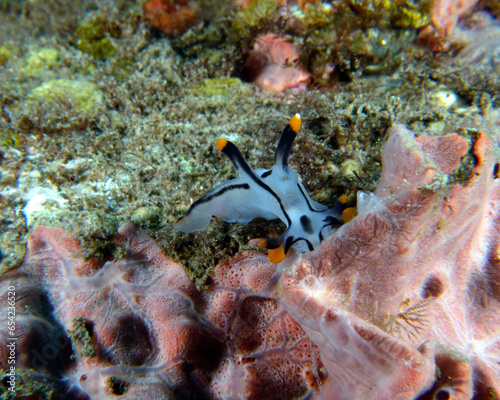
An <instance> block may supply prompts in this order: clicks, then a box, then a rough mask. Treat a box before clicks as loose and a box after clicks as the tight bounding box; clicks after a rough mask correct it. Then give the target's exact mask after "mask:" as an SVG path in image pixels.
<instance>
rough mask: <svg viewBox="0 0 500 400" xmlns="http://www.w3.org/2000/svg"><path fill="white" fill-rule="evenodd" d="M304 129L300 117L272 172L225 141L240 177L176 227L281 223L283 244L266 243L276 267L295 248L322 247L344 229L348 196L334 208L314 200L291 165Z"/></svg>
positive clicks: (222, 147)
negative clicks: (220, 221) (337, 230)
mask: <svg viewBox="0 0 500 400" xmlns="http://www.w3.org/2000/svg"><path fill="white" fill-rule="evenodd" d="M300 125H301V117H300V114H296V115H295V116H294V117H293V118H292V119H291V120H290V121H289V123H288V125H287V126H286V127H285V129H284V130H283V133H282V134H281V138H280V140H279V143H278V147H277V149H276V154H275V157H274V164H273V166H272V168H271V169H263V168H260V169H256V170H253V169H252V168H251V167H250V166H249V165H248V163H247V162H246V160H245V158H244V157H243V155H242V154H241V152H240V151H239V150H238V148H237V147H236V146H235V145H234V144H233V143H231V142H230V141H228V140H226V139H219V140H218V141H217V147H218V148H219V149H220V150H221V151H222V152H223V153H224V154H226V155H227V156H228V158H229V159H230V160H231V162H232V163H233V165H234V168H235V169H236V171H237V172H238V173H239V175H240V176H239V177H238V178H235V179H231V180H229V181H227V182H224V183H222V184H220V185H218V186H216V187H215V188H214V189H212V190H211V191H210V192H208V193H207V194H206V195H205V196H203V197H202V198H200V199H199V200H196V201H195V202H194V203H193V204H192V205H191V208H190V209H189V210H188V212H187V213H186V215H185V216H183V217H181V218H180V219H179V220H178V221H177V222H176V223H175V225H174V226H175V228H176V229H177V230H179V231H181V232H184V233H191V232H195V231H201V230H203V229H205V228H206V227H207V225H208V223H209V222H210V218H211V217H212V216H216V217H219V218H222V219H224V221H226V222H239V223H243V224H244V223H248V222H250V221H252V220H253V219H255V218H258V217H261V218H265V219H267V220H273V219H278V218H279V219H280V220H281V221H283V222H284V223H285V224H286V226H287V228H288V229H287V230H286V231H285V233H284V234H283V235H282V236H281V237H280V238H278V239H272V238H269V239H266V240H263V241H261V242H260V245H261V246H262V247H265V248H267V249H269V259H270V260H271V261H272V262H274V263H279V262H281V261H283V260H284V258H285V257H286V253H287V252H288V250H289V249H290V248H291V247H292V246H293V248H294V249H296V250H297V251H312V250H314V249H315V248H317V247H318V246H319V244H320V243H321V241H322V240H323V239H324V238H325V237H326V236H327V235H328V234H329V233H330V232H331V231H332V230H333V228H334V227H336V226H340V225H342V223H343V221H342V216H341V214H342V211H343V210H344V204H345V201H344V200H345V199H344V198H343V197H342V198H341V199H342V200H339V201H337V204H336V205H335V207H334V208H332V209H328V207H326V206H324V205H322V204H320V203H318V202H316V201H314V200H312V199H311V197H310V196H309V195H308V194H307V192H306V190H305V188H304V186H303V185H302V183H301V182H300V181H299V179H298V177H297V174H296V173H295V172H294V171H293V170H292V169H291V168H290V167H289V166H288V156H289V155H290V150H291V149H292V145H293V142H294V140H295V137H296V136H297V133H298V131H299V129H300Z"/></svg>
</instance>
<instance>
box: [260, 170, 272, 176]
mask: <svg viewBox="0 0 500 400" xmlns="http://www.w3.org/2000/svg"><path fill="white" fill-rule="evenodd" d="M272 173H273V170H272V169H268V170H267V171H266V172H264V173H263V174H262V175H261V176H260V177H261V178H267V177H268V176H269V175H271V174H272Z"/></svg>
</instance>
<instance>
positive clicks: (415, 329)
mask: <svg viewBox="0 0 500 400" xmlns="http://www.w3.org/2000/svg"><path fill="white" fill-rule="evenodd" d="M491 129H492V132H491V134H494V135H497V134H498V132H497V131H496V129H497V128H495V127H492V128H491ZM495 140H497V138H495ZM469 147H470V146H469V144H468V142H467V141H466V140H465V139H464V138H462V137H461V136H459V135H457V134H449V135H447V136H442V137H432V136H425V135H422V136H418V137H415V136H414V134H413V132H411V131H409V130H408V129H407V128H405V127H404V126H401V125H400V126H396V127H394V128H392V129H391V132H390V136H389V139H388V142H387V143H386V145H385V147H384V151H383V172H382V177H381V179H380V182H379V185H378V187H377V190H376V192H375V194H368V193H360V194H359V195H358V212H359V215H358V216H357V217H356V218H355V219H353V220H352V221H351V222H349V223H347V224H345V225H344V226H343V227H342V228H340V229H339V230H338V231H337V232H336V233H334V234H333V235H331V236H330V237H329V238H327V239H326V240H325V241H324V243H323V245H322V246H321V247H320V249H319V250H318V251H317V252H313V253H305V254H302V255H298V254H295V255H294V254H291V255H290V256H289V257H287V258H286V259H285V261H284V262H283V263H282V264H280V265H275V264H272V263H270V262H269V261H268V260H267V258H265V257H264V256H263V255H262V254H260V253H259V252H256V251H251V250H247V251H243V252H241V253H240V254H238V255H237V256H235V257H233V258H229V259H225V260H224V261H222V262H221V263H219V264H218V265H217V267H216V268H215V270H214V273H213V276H212V284H211V287H210V289H209V290H207V291H204V292H200V291H198V290H197V289H196V288H195V286H194V285H193V283H192V282H191V281H190V279H189V278H188V276H187V274H186V272H185V271H184V269H183V268H182V267H181V266H180V265H178V264H177V263H175V262H173V261H172V260H170V259H169V258H168V257H166V256H165V255H164V254H163V252H162V250H161V249H160V247H159V246H158V245H157V244H156V243H155V242H154V241H153V240H152V239H151V238H150V237H149V236H148V235H147V234H145V232H144V231H142V230H140V229H138V228H137V227H135V226H133V225H132V224H125V225H123V226H122V227H121V228H120V230H119V232H118V235H117V236H116V237H115V245H116V246H118V247H119V248H121V249H123V250H124V252H126V255H125V256H124V257H123V258H108V259H97V258H91V259H85V258H84V257H83V248H82V246H81V244H80V243H79V241H78V240H76V239H75V238H73V237H72V236H71V235H68V234H67V233H65V232H64V231H63V230H62V229H60V228H47V227H39V228H37V229H35V230H34V231H33V233H32V235H31V239H30V242H29V246H28V253H27V256H26V258H25V261H24V263H23V266H22V267H21V268H20V269H18V270H14V271H11V272H10V273H9V274H6V275H4V276H3V279H2V293H3V294H2V296H3V297H2V299H3V298H4V297H5V296H6V292H7V288H8V286H11V285H12V286H15V288H16V292H17V296H18V299H19V300H18V302H17V304H16V307H17V314H18V322H17V324H18V327H19V331H18V332H19V340H20V342H19V343H22V346H19V347H18V352H19V358H18V360H19V361H18V368H19V370H20V372H22V374H21V375H20V376H23V377H25V378H24V379H23V380H22V388H23V390H26V391H29V390H30V388H31V391H32V395H33V396H34V398H42V392H40V390H41V389H37V387H39V386H40V385H42V384H44V385H45V390H46V393H48V390H49V388H50V390H52V391H57V393H58V394H59V398H81V399H87V398H91V399H92V398H99V399H103V398H116V397H117V396H120V398H123V399H128V398H137V397H142V398H150V399H160V398H161V399H164V398H232V399H235V398H246V399H257V398H275V399H278V398H283V399H291V398H306V397H307V398H328V399H330V398H339V399H383V398H384V399H385V398H391V399H411V398H415V397H418V396H421V398H422V399H425V398H450V399H455V398H456V399H461V398H464V399H466V398H472V397H473V396H475V398H478V399H479V398H481V399H487V398H491V399H494V398H497V397H498V396H499V394H500V386H499V382H498V376H499V374H500V367H499V365H500V364H499V360H500V332H499V330H498V327H499V326H500V310H499V309H500V297H499V288H498V280H499V277H500V268H499V265H500V264H499V257H498V254H499V253H498V250H499V246H500V242H499V237H500V235H499V233H500V232H499V230H500V214H499V209H498V207H499V202H500V179H498V164H497V161H496V158H495V154H494V146H493V143H492V141H491V138H490V137H489V136H488V135H487V134H486V133H483V132H480V133H478V135H477V138H476V140H475V141H474V143H473V145H472V147H471V148H470V149H469ZM467 152H471V153H472V154H473V155H474V159H475V165H474V170H473V172H472V174H471V175H470V176H469V177H468V178H467V179H465V182H464V183H451V184H450V183H449V178H450V174H451V173H452V172H453V171H454V170H455V169H456V168H457V167H459V165H460V160H461V158H462V157H463V156H464V155H465V154H466V153H467ZM6 318H7V315H6V313H5V311H2V314H1V318H0V319H1V321H2V323H1V324H0V327H1V329H2V335H3V338H5V337H6V336H5V335H6V334H7V332H6V330H5V328H4V327H6V326H7V325H6V324H5V323H4V320H5V319H6ZM64 331H66V332H67V331H70V332H71V334H70V335H69V337H70V338H71V339H69V338H68V337H66V336H65V335H64ZM0 346H2V347H1V351H0V354H1V356H2V358H1V363H2V366H3V367H4V368H5V365H6V357H7V354H8V352H7V351H6V348H5V340H2V341H1V342H0ZM84 350H85V351H84ZM46 378H50V379H48V380H47V379H46ZM30 382H31V383H30ZM30 385H31V386H30ZM37 385H38V386H37ZM37 390H38V391H37Z"/></svg>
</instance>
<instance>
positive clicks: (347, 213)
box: [342, 207, 358, 223]
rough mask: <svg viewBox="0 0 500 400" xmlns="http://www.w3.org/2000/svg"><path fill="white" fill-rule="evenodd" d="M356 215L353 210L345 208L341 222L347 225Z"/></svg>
mask: <svg viewBox="0 0 500 400" xmlns="http://www.w3.org/2000/svg"><path fill="white" fill-rule="evenodd" d="M356 215H358V212H357V211H356V209H355V208H353V207H349V208H346V209H345V210H344V211H342V220H343V221H344V223H347V222H349V221H351V220H352V219H353V218H354V217H355V216H356Z"/></svg>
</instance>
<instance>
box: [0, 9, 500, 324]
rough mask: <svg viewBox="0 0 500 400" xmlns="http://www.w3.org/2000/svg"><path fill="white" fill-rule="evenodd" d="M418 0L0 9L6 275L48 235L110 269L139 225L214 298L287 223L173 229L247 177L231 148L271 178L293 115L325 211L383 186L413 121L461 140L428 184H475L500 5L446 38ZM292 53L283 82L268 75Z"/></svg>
mask: <svg viewBox="0 0 500 400" xmlns="http://www.w3.org/2000/svg"><path fill="white" fill-rule="evenodd" d="M410 3H411V2H409V1H404V0H397V1H394V2H378V1H369V0H366V1H359V2H358V1H349V0H341V1H338V2H318V1H310V2H309V1H299V2H298V4H296V3H295V2H280V1H278V0H269V1H264V0H252V1H250V2H245V1H230V0H223V1H215V0H200V1H185V0H182V1H174V0H171V1H169V0H153V1H150V2H142V1H138V0H137V1H134V0H103V1H83V0H80V1H78V0H77V1H70V0H47V1H36V0H29V1H28V0H25V1H9V0H0V265H1V266H0V275H3V274H5V273H11V271H12V270H15V269H16V268H18V267H19V266H20V265H21V263H22V262H23V258H24V257H25V254H26V245H27V243H28V240H29V237H30V235H31V233H32V232H33V231H34V230H35V228H36V227H39V226H48V227H53V228H62V229H63V230H64V232H67V233H68V234H69V235H71V237H74V238H76V240H78V241H79V242H80V245H78V249H79V252H81V253H82V257H83V258H85V259H86V260H94V262H97V261H95V260H101V262H102V263H105V262H106V261H110V260H119V259H121V258H122V257H125V256H126V252H127V248H126V247H127V246H120V245H119V244H117V240H116V239H114V238H115V236H116V234H117V232H118V228H119V227H120V226H122V225H123V224H124V223H127V222H133V223H134V224H135V225H136V226H137V227H138V229H139V228H140V229H141V232H143V231H144V232H145V234H147V235H149V236H148V237H151V238H152V239H153V240H154V241H155V242H156V243H157V244H158V245H159V248H161V251H162V252H163V253H165V254H166V255H167V256H168V257H170V258H171V259H172V260H174V261H175V262H178V263H179V264H181V265H182V266H183V267H184V268H185V269H186V271H187V273H188V275H189V277H190V278H191V280H192V281H193V283H194V285H195V286H196V288H198V289H207V288H209V287H210V282H211V280H210V275H211V273H212V272H213V270H214V267H215V266H216V265H217V264H218V263H219V262H221V261H223V260H226V259H228V257H230V256H234V255H237V254H241V252H244V251H257V252H259V251H261V252H262V250H261V249H259V248H257V247H253V246H250V245H249V244H248V243H249V240H250V239H253V238H262V237H267V236H272V235H276V234H280V233H282V232H283V230H284V225H283V224H281V223H279V222H272V223H269V222H267V221H263V220H257V221H254V222H252V223H250V224H248V225H244V226H240V225H230V224H226V223H224V222H222V221H218V220H216V221H213V222H212V223H211V224H210V225H209V228H207V230H206V231H204V232H201V233H196V234H191V235H184V234H181V233H179V232H177V231H175V230H174V229H173V228H172V223H173V222H174V221H175V220H176V219H177V218H178V217H179V216H181V215H182V214H183V213H185V212H186V211H187V210H188V208H189V206H190V205H191V203H192V202H193V201H194V200H196V199H197V198H199V197H200V196H201V195H203V194H204V193H206V192H207V191H208V190H210V189H211V188H212V187H214V186H215V185H216V184H218V183H221V182H223V181H225V180H227V179H229V178H231V177H234V174H235V172H234V169H233V167H232V165H231V164H230V163H229V161H228V160H227V159H226V158H225V156H224V155H223V154H222V153H221V152H220V151H218V150H217V148H216V146H215V142H216V140H217V139H218V138H219V137H223V138H226V139H229V140H231V141H233V142H234V143H236V144H237V146H238V147H239V148H240V150H241V151H242V153H243V154H244V156H245V158H246V159H247V160H248V161H249V163H250V165H251V166H252V167H253V168H262V167H270V166H271V164H272V162H273V157H274V150H275V148H276V143H277V140H278V138H279V135H280V133H281V130H282V129H283V127H284V126H285V124H286V122H287V121H288V120H289V119H290V117H291V116H293V115H294V114H296V113H297V112H299V113H301V115H302V121H303V125H302V129H301V131H300V133H299V136H298V137H297V140H296V142H295V144H294V147H293V149H292V153H291V158H290V164H291V166H292V168H293V169H294V170H296V171H297V173H298V174H299V176H300V177H301V179H302V182H303V184H304V186H305V187H306V188H307V190H308V192H309V193H310V194H311V196H312V197H313V199H314V200H316V201H319V202H321V203H323V204H325V205H327V206H329V207H331V206H333V205H334V204H335V201H336V199H337V198H338V197H339V196H341V195H346V196H347V198H348V205H349V206H352V207H355V206H356V195H357V192H358V191H360V190H362V191H366V192H373V191H375V189H376V187H377V184H378V183H379V179H380V176H381V172H382V153H381V152H382V146H383V145H384V144H385V143H386V142H387V139H388V135H389V129H390V128H391V127H394V126H396V125H399V124H403V125H405V126H406V127H407V128H408V129H410V130H411V131H413V132H416V133H418V134H424V133H425V134H426V135H429V136H440V135H445V134H448V133H451V132H454V133H457V134H458V135H460V137H462V138H463V139H464V140H465V142H466V143H467V146H468V150H467V151H465V153H464V156H463V157H462V158H461V163H460V166H459V167H458V168H457V169H455V170H454V171H453V172H452V173H450V174H449V176H448V175H447V176H446V181H443V182H441V183H439V182H438V183H434V186H432V187H429V188H427V189H429V190H435V191H438V190H440V189H442V187H448V186H450V185H452V184H455V183H458V184H465V186H467V182H470V179H471V178H472V177H473V174H474V171H475V170H477V167H478V165H480V164H481V162H480V160H479V161H478V157H477V155H475V154H474V152H473V147H474V143H476V142H477V140H478V138H479V137H481V135H482V134H481V133H480V132H481V131H484V132H486V134H488V135H490V140H491V151H492V153H493V154H496V156H497V157H498V143H499V140H500V139H499V132H500V128H499V117H498V115H499V112H498V107H499V106H500V79H499V76H500V24H499V23H498V17H499V15H500V7H499V6H498V4H497V2H495V1H488V0H485V1H482V2H478V3H477V4H476V2H474V1H471V2H463V3H470V4H471V5H470V8H469V9H468V10H467V11H464V13H463V15H461V18H460V20H459V21H458V24H457V25H456V26H453V27H450V26H449V25H446V24H445V23H443V24H442V25H439V23H437V22H436V21H435V19H433V18H431V17H430V15H432V10H433V8H432V7H434V6H436V4H440V3H443V4H444V3H446V2H444V1H442V2H439V1H437V0H436V1H434V2H431V1H423V2H418V5H417V6H415V5H412V4H413V3H411V4H410ZM451 3H453V2H451ZM166 15H168V18H167V17H166ZM455 22H456V21H455ZM455 22H454V24H455ZM429 24H431V25H429ZM433 24H434V25H433ZM429 26H433V28H434V31H433V33H432V34H429V32H428V29H427V28H426V27H429ZM445 31H446V36H440V35H442V32H445ZM426 35H427V36H426ZM429 35H430V36H429ZM443 35H444V34H443ZM273 48H277V49H278V50H277V51H278V53H279V54H275V55H273ZM262 49H264V50H265V51H267V52H268V53H266V54H265V55H262V53H259V51H262ZM287 54H288V55H291V56H287ZM289 57H292V59H290V58H289ZM278 59H282V60H284V61H281V63H282V64H283V65H282V67H283V68H284V70H286V73H282V72H280V71H281V70H280V69H279V68H274V67H275V65H271V66H269V65H270V64H272V63H273V62H274V63H278V61H277V60H278ZM266 63H267V64H266ZM264 73H269V74H271V75H270V76H267V75H261V74H264ZM272 74H274V76H272ZM297 74H298V75H297ZM285 88H292V89H290V90H288V89H286V90H283V89H285ZM429 140H430V139H429ZM464 146H465V145H464ZM475 168H476V169H475ZM493 173H494V174H496V176H498V164H496V166H495V167H494V168H493ZM440 184H442V187H441V186H440ZM39 232H41V231H39ZM141 234H142V233H141ZM148 240H149V239H148ZM251 243H252V242H251ZM497 257H498V255H497ZM219 265H220V264H219ZM193 290H194V289H193ZM210 290H214V289H213V288H212V289H210ZM432 296H433V295H432ZM432 296H431V297H432ZM290 307H291V306H290ZM76 329H77V328H75V330H76Z"/></svg>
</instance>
